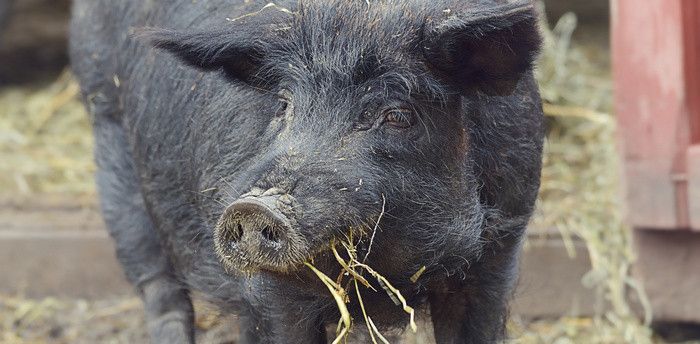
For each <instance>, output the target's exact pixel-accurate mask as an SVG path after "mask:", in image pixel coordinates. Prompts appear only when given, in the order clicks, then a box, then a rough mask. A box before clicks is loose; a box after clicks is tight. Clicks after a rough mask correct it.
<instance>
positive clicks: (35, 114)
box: [0, 72, 94, 197]
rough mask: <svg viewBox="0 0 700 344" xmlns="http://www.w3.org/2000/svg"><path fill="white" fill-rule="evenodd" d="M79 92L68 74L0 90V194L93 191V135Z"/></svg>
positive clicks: (79, 192)
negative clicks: (40, 84) (38, 85)
mask: <svg viewBox="0 0 700 344" xmlns="http://www.w3.org/2000/svg"><path fill="white" fill-rule="evenodd" d="M78 92H79V91H78V85H77V83H76V82H75V81H74V80H73V79H72V77H71V75H70V74H69V73H67V72H64V73H63V74H62V75H61V76H60V77H59V78H58V80H56V81H55V82H54V83H53V84H51V85H48V86H45V87H41V88H36V89H27V88H20V87H8V88H4V89H1V90H0V155H2V160H3V162H2V164H0V190H2V191H0V192H1V193H2V194H1V195H0V196H4V197H7V196H10V195H11V196H12V197H17V196H18V195H23V196H26V197H29V196H31V195H35V194H45V193H53V194H62V195H66V196H81V195H91V194H93V192H94V191H93V190H94V183H93V171H94V167H93V162H92V137H91V134H90V126H89V122H88V117H87V116H86V114H85V111H84V110H83V106H82V104H81V103H80V101H79V99H78Z"/></svg>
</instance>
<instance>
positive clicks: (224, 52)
mask: <svg viewBox="0 0 700 344" xmlns="http://www.w3.org/2000/svg"><path fill="white" fill-rule="evenodd" d="M138 36H139V37H141V38H145V39H146V40H148V41H149V42H150V43H151V44H152V45H153V46H154V47H156V48H158V49H162V50H165V51H168V52H170V53H171V54H173V55H174V56H175V57H177V58H178V59H180V60H181V61H183V62H184V63H185V64H187V65H189V66H192V67H195V68H198V69H201V70H203V71H216V70H223V71H224V72H225V73H226V75H227V76H229V77H231V78H234V79H238V80H241V81H244V82H251V81H252V79H253V77H254V75H255V74H256V73H257V70H258V66H259V65H260V64H261V62H262V57H263V52H262V50H263V49H262V47H257V46H256V45H255V44H254V42H250V41H246V40H241V37H238V35H236V34H235V33H233V32H231V31H230V30H224V29H217V30H212V31H201V32H182V31H171V30H158V29H146V30H143V31H141V32H140V33H139V34H138Z"/></svg>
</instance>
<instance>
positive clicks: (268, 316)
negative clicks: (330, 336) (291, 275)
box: [239, 275, 332, 344]
mask: <svg viewBox="0 0 700 344" xmlns="http://www.w3.org/2000/svg"><path fill="white" fill-rule="evenodd" d="M242 291H243V292H244V299H245V300H246V307H245V308H244V309H241V311H240V313H239V315H240V317H241V318H240V329H241V330H240V343H242V344H283V343H285V344H286V343H305V344H306V343H308V344H325V343H327V337H326V327H325V324H324V323H323V320H322V318H323V315H322V312H323V310H327V309H328V304H327V300H325V299H323V298H319V297H318V295H317V294H315V293H313V292H308V291H306V290H303V289H299V288H297V287H290V285H289V283H288V282H286V281H277V280H275V279H270V278H265V277H263V276H260V275H254V276H252V277H250V278H249V279H248V280H247V281H246V282H245V283H244V287H243V288H242ZM331 302H332V301H331Z"/></svg>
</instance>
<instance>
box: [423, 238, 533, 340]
mask: <svg viewBox="0 0 700 344" xmlns="http://www.w3.org/2000/svg"><path fill="white" fill-rule="evenodd" d="M518 240H519V239H518ZM486 252H490V253H488V254H485V255H484V256H483V257H482V259H481V260H480V262H479V263H478V264H475V265H473V266H472V267H471V268H470V269H469V271H468V276H467V278H465V279H464V280H461V279H460V278H459V277H458V278H455V279H453V280H451V281H449V282H448V286H447V288H446V292H437V293H433V294H431V295H430V296H429V300H430V310H431V318H432V321H433V328H434V331H435V340H436V343H437V344H461V343H465V344H467V343H468V344H482V343H498V342H500V341H502V340H503V339H504V338H505V335H506V333H505V325H506V320H507V316H508V301H509V300H510V298H511V295H512V291H513V288H514V286H515V282H516V279H517V269H518V267H517V262H518V254H519V252H520V245H519V244H518V243H513V244H512V245H506V246H504V247H501V248H499V249H498V250H490V249H489V250H487V251H486ZM457 275H459V274H457Z"/></svg>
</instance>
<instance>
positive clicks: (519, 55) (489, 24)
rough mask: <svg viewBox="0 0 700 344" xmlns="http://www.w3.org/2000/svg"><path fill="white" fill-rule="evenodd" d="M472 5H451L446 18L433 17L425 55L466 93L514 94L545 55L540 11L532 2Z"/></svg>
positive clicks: (425, 33)
mask: <svg viewBox="0 0 700 344" xmlns="http://www.w3.org/2000/svg"><path fill="white" fill-rule="evenodd" d="M468 6H472V8H466V9H463V10H460V9H445V11H443V14H441V15H442V16H443V19H441V20H435V19H428V21H427V22H426V26H425V30H426V31H425V32H424V44H423V49H424V54H425V56H426V58H427V59H428V61H429V64H430V65H431V66H432V68H433V69H434V70H436V72H437V73H438V74H440V75H441V76H442V77H443V78H445V79H446V80H448V82H450V83H451V84H453V85H454V86H455V87H457V88H458V89H460V90H462V91H463V92H469V91H472V90H481V91H482V92H484V93H486V94H489V95H507V94H510V93H511V92H512V91H513V90H514V89H515V86H516V85H517V83H518V81H519V80H520V78H521V77H522V76H523V74H524V73H525V72H527V71H528V70H530V69H531V68H532V65H533V62H534V60H535V59H536V58H537V55H538V53H539V49H540V45H541V36H540V32H539V27H538V20H537V18H538V14H537V10H536V9H535V8H534V6H533V5H532V3H531V2H530V1H529V0H525V1H519V2H517V3H510V4H507V5H500V6H496V7H491V8H474V7H473V5H468ZM445 17H446V18H445Z"/></svg>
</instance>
